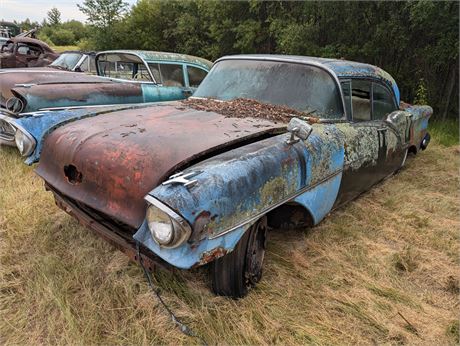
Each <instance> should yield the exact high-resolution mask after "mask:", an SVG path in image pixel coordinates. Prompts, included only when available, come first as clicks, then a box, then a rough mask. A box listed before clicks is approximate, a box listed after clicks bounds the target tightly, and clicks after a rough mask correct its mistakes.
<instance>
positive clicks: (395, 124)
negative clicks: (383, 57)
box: [24, 55, 432, 297]
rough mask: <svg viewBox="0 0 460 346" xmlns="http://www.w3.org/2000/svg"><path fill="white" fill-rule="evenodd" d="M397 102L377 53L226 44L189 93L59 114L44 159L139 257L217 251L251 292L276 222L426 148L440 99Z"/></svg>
mask: <svg viewBox="0 0 460 346" xmlns="http://www.w3.org/2000/svg"><path fill="white" fill-rule="evenodd" d="M399 104H400V99H399V89H398V86H397V85H396V82H395V81H394V80H393V78H392V77H391V76H390V75H389V74H388V73H386V72H385V71H383V70H381V69H379V68H378V67H375V66H371V65H367V64H361V63H356V62H350V61H345V60H333V59H320V58H311V57H300V56H270V55H260V56H258V55H253V56H251V55H249V56H232V57H224V58H221V59H219V60H218V61H217V62H216V64H215V65H214V67H213V69H212V70H211V72H210V74H209V75H208V76H207V77H206V78H205V80H204V81H203V83H202V84H201V85H200V86H199V88H198V90H197V91H196V93H195V94H194V97H192V98H191V99H189V100H187V101H182V102H171V103H162V104H156V105H154V106H149V107H145V108H138V109H125V110H113V111H109V112H107V113H105V114H101V115H99V116H97V117H91V118H86V119H81V120H79V121H75V122H72V123H70V124H66V125H63V126H61V127H59V128H58V129H56V130H55V131H53V132H52V133H51V134H50V135H49V136H47V138H46V140H45V141H44V146H43V150H42V153H41V158H40V163H39V165H38V167H37V169H36V172H37V174H38V175H39V176H41V177H42V178H43V179H44V180H45V184H46V188H47V189H49V190H50V191H52V192H53V194H54V197H55V199H56V202H57V204H58V205H59V206H60V207H61V208H62V209H64V210H65V211H66V212H68V213H69V214H71V215H73V216H74V217H76V218H77V219H78V220H80V221H81V222H82V223H83V224H84V225H87V226H89V227H90V228H91V229H92V230H94V231H95V232H97V233H98V234H100V235H101V236H102V237H103V238H104V239H106V240H108V241H110V242H111V243H113V244H115V245H116V246H117V247H118V248H121V249H123V251H124V252H125V253H126V254H128V255H129V256H130V257H131V258H132V259H137V260H138V259H139V256H141V257H142V258H144V259H145V262H146V263H153V262H157V263H160V264H163V265H165V266H172V267H177V268H183V269H188V268H193V267H197V266H201V265H205V264H207V263H210V264H211V268H210V273H211V279H212V280H211V281H212V287H213V290H214V292H215V293H216V294H220V295H228V296H232V297H242V296H244V295H246V294H247V292H248V289H249V288H251V287H253V286H254V285H255V284H256V283H257V282H258V281H259V280H260V279H261V276H262V266H263V260H264V255H265V247H266V239H267V229H268V228H273V229H280V228H283V227H285V226H313V225H316V224H318V223H319V222H320V221H321V220H322V219H323V218H324V217H325V216H326V215H327V214H328V213H330V212H331V211H332V210H334V209H336V208H338V207H339V206H341V205H343V204H344V203H346V202H348V201H350V200H352V199H353V198H356V197H357V196H359V195H360V194H361V193H363V192H364V191H366V190H368V189H370V188H371V187H372V186H373V185H374V184H376V183H378V182H379V181H381V180H382V179H385V178H386V177H388V176H390V175H391V174H393V173H394V172H396V171H398V170H399V169H400V168H401V167H402V166H403V165H404V163H405V160H406V157H407V154H408V152H410V151H412V152H418V151H419V150H423V149H425V148H426V146H427V145H428V142H429V135H428V133H427V125H428V119H429V117H430V116H431V114H432V109H431V107H429V106H408V107H404V109H400V107H399ZM133 119H135V121H134V120H133ZM24 143H25V144H24V145H27V141H26V140H25V141H24ZM136 243H137V244H140V249H141V250H140V251H141V253H140V254H138V253H137V252H136ZM149 261H150V262H149Z"/></svg>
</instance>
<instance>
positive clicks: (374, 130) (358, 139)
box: [336, 78, 398, 205]
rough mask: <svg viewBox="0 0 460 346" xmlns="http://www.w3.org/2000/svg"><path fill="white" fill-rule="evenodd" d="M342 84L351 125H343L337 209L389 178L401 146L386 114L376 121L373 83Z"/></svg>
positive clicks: (343, 81) (342, 82)
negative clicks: (341, 161) (394, 155)
mask: <svg viewBox="0 0 460 346" xmlns="http://www.w3.org/2000/svg"><path fill="white" fill-rule="evenodd" d="M341 84H342V92H343V95H344V101H345V106H346V110H347V116H348V120H349V123H346V124H342V125H340V128H341V130H342V132H343V135H344V137H345V138H344V143H345V159H344V170H343V176H342V184H341V188H340V192H339V196H338V198H337V202H336V205H339V204H342V203H345V202H346V201H349V200H351V199H353V198H355V197H356V196H358V195H359V194H361V193H362V192H364V191H367V190H368V189H369V188H370V187H371V186H372V185H374V184H376V183H377V182H379V181H380V180H382V179H383V178H385V177H386V176H387V175H388V174H389V172H390V171H391V169H392V168H393V166H391V165H389V163H388V161H391V162H393V161H392V160H390V156H391V158H393V152H392V150H394V148H395V144H397V143H398V138H397V136H396V135H395V133H394V131H393V129H392V128H391V126H390V125H389V124H386V123H385V121H384V117H383V115H382V114H381V113H382V112H380V113H378V114H380V115H379V118H382V119H377V118H375V117H374V104H373V88H374V83H373V81H372V80H370V79H364V78H363V79H359V78H353V79H349V80H342V81H341ZM375 109H376V112H377V111H378V110H379V109H378V108H377V107H376V108H375ZM385 111H386V110H385ZM376 114H377V113H376ZM389 154H390V155H389ZM389 166H391V167H389Z"/></svg>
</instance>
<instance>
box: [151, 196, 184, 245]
mask: <svg viewBox="0 0 460 346" xmlns="http://www.w3.org/2000/svg"><path fill="white" fill-rule="evenodd" d="M145 200H146V201H147V203H148V208H147V213H146V217H145V219H146V222H147V227H148V229H149V231H150V234H151V235H152V238H153V240H154V241H155V242H156V243H157V244H158V245H159V246H160V247H162V248H175V247H178V246H180V245H182V244H183V243H185V242H186V241H187V240H188V239H189V238H190V235H191V234H192V228H191V226H190V224H189V223H188V222H187V221H186V220H185V219H184V218H183V217H182V216H180V215H179V214H177V213H176V212H175V211H174V210H172V209H171V208H169V207H168V206H166V205H165V204H163V203H162V202H160V201H159V200H157V199H156V198H154V197H152V196H150V195H147V196H146V197H145ZM155 212H156V213H162V217H163V218H164V220H167V219H168V218H169V223H168V224H167V223H164V224H165V226H166V227H168V226H169V227H170V233H171V234H170V235H169V236H168V237H167V239H166V240H162V239H161V236H160V233H159V229H155V227H154V226H153V224H154V223H155V221H157V223H158V220H154V219H152V218H153V217H154V213H155ZM166 227H165V229H166ZM163 230H164V229H163Z"/></svg>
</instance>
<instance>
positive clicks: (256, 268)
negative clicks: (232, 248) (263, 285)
mask: <svg viewBox="0 0 460 346" xmlns="http://www.w3.org/2000/svg"><path fill="white" fill-rule="evenodd" d="M266 240H267V228H266V225H265V223H264V222H261V221H258V222H257V224H256V225H254V230H253V231H252V233H251V236H250V238H249V243H248V248H247V250H246V265H245V279H246V286H247V287H252V286H254V285H255V284H257V283H258V282H259V281H260V279H261V278H262V267H263V262H264V257H265V248H266Z"/></svg>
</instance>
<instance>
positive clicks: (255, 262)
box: [211, 216, 267, 298]
mask: <svg viewBox="0 0 460 346" xmlns="http://www.w3.org/2000/svg"><path fill="white" fill-rule="evenodd" d="M266 239H267V219H266V217H265V216H264V217H263V218H261V219H259V220H258V221H257V222H256V223H255V224H253V225H252V226H251V227H250V228H249V229H248V230H247V231H246V233H245V234H244V235H243V237H242V238H241V239H240V241H239V242H238V244H237V245H236V247H235V248H234V249H233V251H232V252H230V253H229V254H227V255H225V256H223V257H221V258H218V259H217V260H215V261H214V262H212V263H211V281H212V290H213V291H214V293H215V294H217V295H221V296H229V297H232V298H241V297H244V296H245V295H246V294H247V293H248V291H249V289H250V288H252V287H254V286H255V285H256V284H257V283H258V282H259V281H260V279H261V278H262V266H263V262H264V257H265V247H266Z"/></svg>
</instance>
